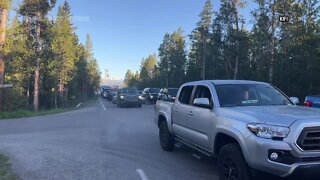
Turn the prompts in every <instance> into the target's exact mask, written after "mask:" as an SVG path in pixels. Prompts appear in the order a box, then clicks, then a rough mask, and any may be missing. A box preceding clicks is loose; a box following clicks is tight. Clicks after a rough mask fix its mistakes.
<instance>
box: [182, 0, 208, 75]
mask: <svg viewBox="0 0 320 180" xmlns="http://www.w3.org/2000/svg"><path fill="white" fill-rule="evenodd" d="M212 13H213V12H212V4H211V0H207V1H206V2H205V5H204V8H203V10H202V12H201V13H200V21H199V22H198V23H197V27H196V28H195V29H194V30H193V31H192V33H191V35H190V39H191V50H190V54H189V58H190V59H189V67H193V69H192V70H191V69H190V70H191V71H189V72H188V75H189V76H191V77H192V76H193V77H194V76H195V77H197V74H194V73H195V72H201V77H202V79H206V61H207V59H208V51H207V46H208V43H210V28H211V27H212Z"/></svg>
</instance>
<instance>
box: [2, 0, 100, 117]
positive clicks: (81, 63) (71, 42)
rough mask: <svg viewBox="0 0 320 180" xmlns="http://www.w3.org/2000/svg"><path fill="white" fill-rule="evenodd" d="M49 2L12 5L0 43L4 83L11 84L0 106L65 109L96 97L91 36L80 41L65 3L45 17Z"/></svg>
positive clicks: (37, 0)
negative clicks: (0, 42) (51, 16)
mask: <svg viewBox="0 0 320 180" xmlns="http://www.w3.org/2000/svg"><path fill="white" fill-rule="evenodd" d="M9 3H10V2H9ZM0 6H1V4H0ZM54 6H55V0H24V1H22V2H21V4H20V5H19V7H16V8H15V9H17V12H16V13H17V16H16V17H14V18H13V19H12V21H11V22H10V24H9V25H8V27H7V28H6V31H7V32H6V41H5V43H4V45H3V46H1V47H0V48H1V49H0V51H1V55H3V57H4V58H3V60H4V62H5V68H4V72H2V73H4V77H5V78H4V80H3V81H4V82H3V83H5V84H12V85H13V86H12V88H10V89H7V93H4V90H2V94H3V96H4V95H5V97H2V98H4V99H5V101H4V102H6V103H5V105H3V103H2V107H1V108H2V110H5V111H10V110H17V109H34V110H35V111H38V109H52V108H65V107H69V106H74V105H75V104H77V103H79V102H84V101H86V100H88V99H89V98H92V97H93V96H94V95H95V90H96V89H97V88H98V87H99V84H100V72H99V67H98V64H97V60H96V59H95V58H94V55H93V46H92V41H91V39H90V36H89V35H87V37H86V38H87V39H86V43H85V44H82V43H80V42H79V38H78V36H77V34H76V32H75V26H74V25H73V23H72V13H71V8H70V5H69V4H68V2H67V1H65V3H64V4H63V5H62V6H59V8H58V12H57V17H56V18H55V19H54V20H52V19H49V17H48V12H49V11H50V10H51V9H53V7H54ZM6 7H9V6H6ZM11 8H13V7H11ZM0 73H1V72H0ZM0 84H1V83H0Z"/></svg>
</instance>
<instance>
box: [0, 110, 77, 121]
mask: <svg viewBox="0 0 320 180" xmlns="http://www.w3.org/2000/svg"><path fill="white" fill-rule="evenodd" d="M72 109H73V108H68V109H51V110H42V111H39V112H33V111H28V110H18V111H11V112H0V119H12V118H24V117H33V116H43V115H50V114H57V113H63V112H67V111H71V110H72Z"/></svg>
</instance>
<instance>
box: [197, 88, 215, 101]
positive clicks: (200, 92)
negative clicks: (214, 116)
mask: <svg viewBox="0 0 320 180" xmlns="http://www.w3.org/2000/svg"><path fill="white" fill-rule="evenodd" d="M196 98H208V99H209V102H210V103H212V95H211V92H210V90H209V89H208V87H206V86H198V87H197V90H196V92H195V96H194V99H196Z"/></svg>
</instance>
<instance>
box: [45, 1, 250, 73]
mask: <svg viewBox="0 0 320 180" xmlns="http://www.w3.org/2000/svg"><path fill="white" fill-rule="evenodd" d="M63 2H64V0H58V1H57V6H58V5H62V4H63ZM68 2H69V3H70V5H71V10H72V13H73V15H74V24H75V26H76V28H77V33H78V35H79V37H80V40H81V42H85V37H86V34H87V33H89V34H90V36H91V38H92V41H93V45H94V54H95V57H96V58H97V59H98V62H99V66H100V69H101V72H102V73H103V72H104V69H105V68H106V69H108V70H109V74H110V77H111V78H117V79H120V78H123V77H124V75H125V72H126V70H127V69H131V70H134V71H136V70H139V67H140V62H141V59H142V58H144V57H147V56H148V55H149V54H153V53H157V51H158V47H159V45H160V43H161V41H162V38H163V36H164V34H165V33H166V32H173V31H175V30H176V29H178V28H179V27H181V28H182V29H183V30H184V32H185V36H187V35H188V34H189V33H190V32H191V31H192V29H194V28H195V24H196V22H197V21H198V20H199V13H200V12H201V10H202V8H203V5H204V2H205V0H95V1H93V0H91V1H84V0H83V1H79V0H68ZM251 2H252V1H248V5H247V7H246V8H245V9H243V10H241V14H242V15H244V17H245V18H246V19H247V20H250V15H249V11H250V10H251V9H252V8H253V5H250V3H251ZM212 3H213V7H214V9H215V10H217V9H218V8H219V6H220V0H212ZM56 11H57V7H56V8H55V9H54V10H53V12H52V13H51V14H52V15H54V14H55V13H56ZM102 75H103V76H104V73H103V74H102Z"/></svg>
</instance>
